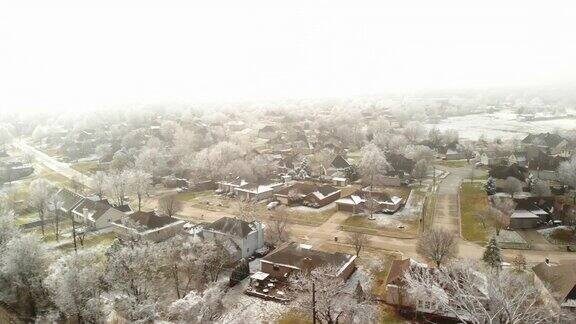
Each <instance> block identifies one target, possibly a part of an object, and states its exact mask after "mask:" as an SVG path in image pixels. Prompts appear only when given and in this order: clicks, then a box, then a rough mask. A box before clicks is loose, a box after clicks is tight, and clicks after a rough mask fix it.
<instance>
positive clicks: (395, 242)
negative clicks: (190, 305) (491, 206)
mask: <svg viewBox="0 0 576 324" xmlns="http://www.w3.org/2000/svg"><path fill="white" fill-rule="evenodd" d="M14 145H15V146H16V147H18V148H20V149H21V150H22V151H24V152H28V153H31V154H33V155H34V156H35V157H36V159H37V161H38V162H41V163H43V164H44V165H46V166H47V167H48V168H50V169H52V170H54V171H55V172H58V173H60V174H62V175H63V176H65V177H68V178H72V177H74V176H79V177H80V179H82V183H83V184H84V185H86V186H88V187H91V183H92V181H93V179H91V178H90V177H88V176H86V175H83V174H81V173H80V172H78V171H76V170H74V169H72V168H71V167H70V166H68V165H67V164H65V163H62V162H59V161H56V160H55V159H54V158H52V157H50V156H48V155H47V154H45V153H43V152H41V151H39V150H37V149H35V148H33V147H31V146H29V145H27V144H26V143H23V142H16V143H15V144H14ZM439 169H442V170H444V171H448V172H450V174H449V175H448V176H447V177H446V178H444V179H440V180H439V184H438V191H437V206H436V208H435V212H434V220H433V223H432V224H433V226H434V227H436V228H444V229H448V230H450V231H452V232H453V233H454V234H455V235H457V236H458V237H459V239H458V245H459V255H460V257H462V258H475V259H477V258H480V257H481V256H482V253H483V252H484V247H483V246H480V245H478V244H475V243H471V242H468V241H464V240H462V239H461V238H460V225H459V212H458V190H459V186H460V183H461V181H462V179H463V178H464V177H466V176H467V174H468V172H469V169H467V168H449V167H439ZM479 175H480V171H479V172H478V175H477V176H479ZM184 205H185V207H184V209H183V210H182V211H181V212H180V214H181V215H182V216H184V218H187V219H194V220H195V221H198V222H212V221H215V220H217V219H219V218H221V217H223V216H229V217H234V215H231V214H229V213H227V212H224V211H208V210H205V209H201V208H197V207H194V206H192V204H189V203H185V204H184ZM347 216H348V215H347V214H343V213H335V214H334V215H332V216H331V217H330V218H329V219H328V220H327V221H326V222H325V223H323V224H322V225H321V226H306V225H301V224H291V226H290V233H291V237H292V239H293V240H295V241H298V242H302V243H308V244H312V245H316V246H318V245H321V244H323V243H334V242H335V240H334V238H335V237H338V243H341V244H345V243H346V242H347V237H348V233H347V232H344V231H341V230H340V229H339V226H340V225H341V224H342V223H343V222H344V221H345V220H346V217H347ZM416 242H417V239H411V238H408V239H402V238H395V237H388V236H381V235H370V240H369V246H370V247H371V248H374V249H381V250H386V251H390V252H398V253H400V254H402V255H403V256H404V257H412V258H416V259H421V258H420V257H419V256H418V254H417V253H416ZM539 243H542V242H539ZM518 253H521V254H523V255H524V256H525V257H526V259H527V261H528V262H531V263H537V262H541V261H543V260H544V259H546V258H548V259H550V260H552V261H560V260H564V259H574V258H575V257H576V254H574V253H570V252H563V251H559V250H556V251H545V250H538V251H536V250H511V249H505V250H503V255H504V256H505V258H508V259H511V258H513V257H514V256H515V255H516V254H518Z"/></svg>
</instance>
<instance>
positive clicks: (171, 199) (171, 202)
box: [158, 194, 183, 216]
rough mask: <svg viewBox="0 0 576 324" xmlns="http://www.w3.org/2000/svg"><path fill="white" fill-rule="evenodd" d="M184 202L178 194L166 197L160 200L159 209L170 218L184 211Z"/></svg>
mask: <svg viewBox="0 0 576 324" xmlns="http://www.w3.org/2000/svg"><path fill="white" fill-rule="evenodd" d="M182 207H183V205H182V202H181V201H180V200H178V197H177V195H176V194H169V195H166V196H164V197H162V198H160V199H159V200H158V209H160V211H161V212H162V213H164V214H166V215H168V216H174V215H176V213H178V212H179V211H181V210H182Z"/></svg>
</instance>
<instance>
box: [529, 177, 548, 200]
mask: <svg viewBox="0 0 576 324" xmlns="http://www.w3.org/2000/svg"><path fill="white" fill-rule="evenodd" d="M531 191H532V194H533V195H534V196H536V197H549V196H551V195H552V191H551V190H550V186H548V184H547V183H546V181H541V180H539V181H535V182H534V183H533V184H532V190H531Z"/></svg>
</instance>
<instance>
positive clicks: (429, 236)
mask: <svg viewBox="0 0 576 324" xmlns="http://www.w3.org/2000/svg"><path fill="white" fill-rule="evenodd" d="M416 252H418V253H419V254H420V255H422V256H423V257H425V258H428V259H430V260H432V261H434V263H436V266H437V267H438V268H440V266H441V265H442V264H444V263H446V261H448V260H450V259H453V258H455V257H456V255H457V253H458V245H457V242H456V237H455V236H454V234H452V233H450V232H449V231H446V230H443V229H436V228H434V229H431V230H428V231H426V232H424V233H422V235H421V236H420V238H419V239H418V242H417V244H416Z"/></svg>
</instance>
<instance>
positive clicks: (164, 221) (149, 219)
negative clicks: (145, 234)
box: [115, 211, 182, 230]
mask: <svg viewBox="0 0 576 324" xmlns="http://www.w3.org/2000/svg"><path fill="white" fill-rule="evenodd" d="M128 218H129V219H131V220H132V221H134V222H136V223H138V225H140V226H142V227H144V228H145V230H151V229H156V228H160V227H164V226H166V225H169V224H172V223H176V222H182V221H181V220H179V219H177V218H174V217H170V216H163V215H158V214H156V212H154V211H150V212H143V211H137V212H135V213H134V214H131V215H129V216H128ZM115 223H117V224H122V220H118V221H116V222H115Z"/></svg>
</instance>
